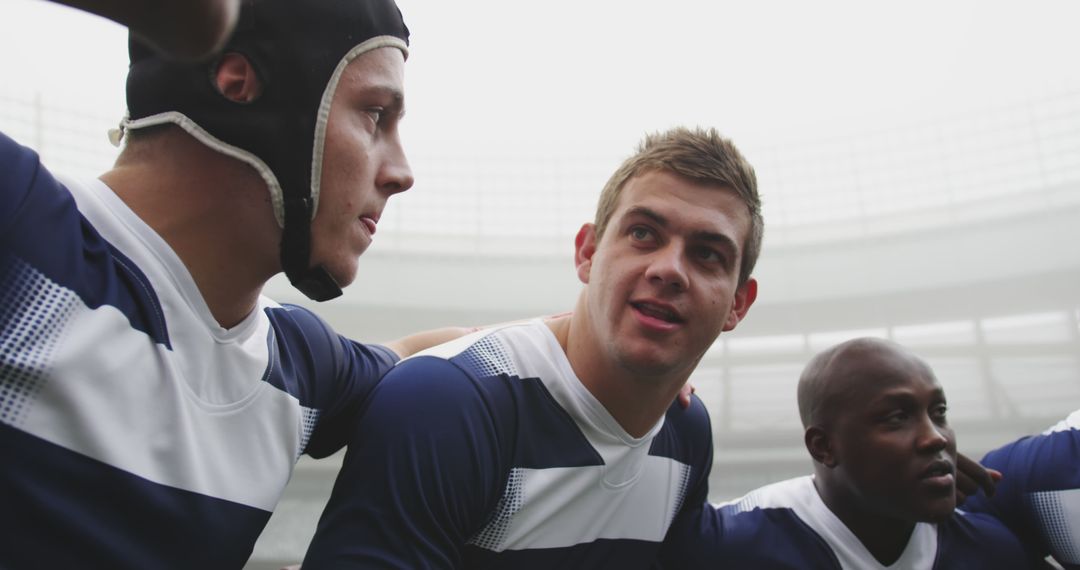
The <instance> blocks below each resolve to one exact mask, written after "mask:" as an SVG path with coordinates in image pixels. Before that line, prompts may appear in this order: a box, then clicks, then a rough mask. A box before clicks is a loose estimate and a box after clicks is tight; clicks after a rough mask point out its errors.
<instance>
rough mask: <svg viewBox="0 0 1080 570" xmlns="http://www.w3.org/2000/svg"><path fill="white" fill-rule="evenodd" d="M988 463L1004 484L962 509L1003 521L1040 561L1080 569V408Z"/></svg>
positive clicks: (1003, 449)
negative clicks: (1046, 558) (1047, 559)
mask: <svg viewBox="0 0 1080 570" xmlns="http://www.w3.org/2000/svg"><path fill="white" fill-rule="evenodd" d="M982 463H983V464H984V465H985V466H987V467H989V468H992V469H996V470H998V471H1000V472H1001V474H1002V480H1001V482H1000V483H999V484H998V486H997V489H996V492H995V493H994V495H993V496H992V497H988V496H986V495H985V494H983V493H979V494H977V495H974V496H972V497H970V498H969V499H968V501H967V502H965V503H964V505H963V506H962V507H961V508H963V509H964V510H966V511H972V512H985V513H989V514H991V515H993V516H995V517H997V518H999V519H1000V520H1001V521H1002V522H1004V523H1005V524H1006V525H1007V526H1008V527H1009V528H1010V529H1012V531H1013V532H1014V533H1016V535H1017V536H1019V537H1020V539H1021V540H1022V541H1023V542H1024V546H1025V547H1026V548H1028V549H1029V550H1031V551H1032V552H1033V553H1034V554H1035V555H1036V556H1037V557H1043V556H1047V555H1051V556H1053V557H1054V559H1055V560H1057V561H1058V563H1059V564H1061V566H1062V567H1064V568H1067V569H1080V410H1077V411H1075V412H1073V413H1072V414H1071V415H1069V417H1068V418H1066V419H1065V420H1063V421H1061V422H1060V423H1058V424H1057V425H1055V426H1053V427H1052V428H1050V429H1049V430H1047V431H1045V432H1043V433H1041V434H1039V435H1035V436H1030V437H1024V438H1021V439H1019V440H1016V441H1013V442H1011V443H1008V444H1006V445H1003V446H1001V447H999V448H997V449H995V450H993V451H990V452H989V453H987V454H986V456H984V457H983V459H982Z"/></svg>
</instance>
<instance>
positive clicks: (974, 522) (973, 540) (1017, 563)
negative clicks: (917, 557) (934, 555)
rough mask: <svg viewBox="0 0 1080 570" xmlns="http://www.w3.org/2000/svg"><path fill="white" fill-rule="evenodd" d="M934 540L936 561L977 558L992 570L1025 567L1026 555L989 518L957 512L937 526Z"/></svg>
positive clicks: (1012, 537) (1010, 535) (1009, 534)
mask: <svg viewBox="0 0 1080 570" xmlns="http://www.w3.org/2000/svg"><path fill="white" fill-rule="evenodd" d="M938 536H939V541H940V544H939V551H940V552H941V554H940V555H939V557H938V558H939V559H949V560H965V559H970V558H978V559H979V560H981V561H983V562H984V563H986V564H992V565H993V566H991V567H993V568H1023V567H1025V564H1026V562H1025V560H1026V559H1027V554H1026V552H1025V551H1024V547H1023V544H1022V543H1021V542H1020V539H1019V538H1017V536H1016V535H1015V534H1014V533H1013V532H1012V531H1011V530H1009V528H1008V527H1007V526H1005V524H1004V523H1002V522H1001V521H1000V520H998V519H997V518H996V517H994V516H992V515H990V514H987V513H976V512H968V511H964V510H963V509H957V510H956V511H955V513H954V514H953V516H951V517H949V518H948V519H947V520H946V521H944V522H942V523H939V524H938ZM981 567H987V566H981Z"/></svg>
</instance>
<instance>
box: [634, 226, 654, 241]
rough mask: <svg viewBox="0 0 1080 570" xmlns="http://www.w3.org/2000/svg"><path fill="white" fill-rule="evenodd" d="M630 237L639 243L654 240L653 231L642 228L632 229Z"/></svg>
mask: <svg viewBox="0 0 1080 570" xmlns="http://www.w3.org/2000/svg"><path fill="white" fill-rule="evenodd" d="M630 237H632V238H634V239H635V240H637V241H645V240H648V239H651V238H652V231H650V230H649V228H643V227H640V226H637V227H633V228H630Z"/></svg>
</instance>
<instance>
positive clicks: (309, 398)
mask: <svg viewBox="0 0 1080 570" xmlns="http://www.w3.org/2000/svg"><path fill="white" fill-rule="evenodd" d="M267 316H268V317H269V318H270V322H271V323H272V325H273V327H274V331H275V340H276V343H277V346H276V347H275V349H276V350H274V351H271V353H272V354H273V355H274V362H273V365H272V367H271V368H272V369H275V370H276V373H273V374H271V375H270V377H269V378H268V379H267V380H268V381H269V382H270V383H272V384H274V385H276V386H277V387H278V388H281V389H282V390H284V391H286V392H288V393H289V394H292V395H294V396H295V397H296V398H297V399H298V400H300V404H301V405H303V406H306V407H308V408H311V409H313V410H317V414H318V415H317V417H316V418H315V422H316V423H315V428H314V431H313V432H312V434H311V438H310V439H309V440H308V442H307V446H306V447H305V449H304V452H305V453H307V454H308V455H310V456H312V457H316V458H319V457H326V456H327V455H330V454H332V453H334V452H336V451H338V450H339V449H341V448H342V447H344V445H345V442H346V440H347V439H348V437H349V433H350V432H351V430H352V427H353V424H355V422H356V421H357V418H358V415H359V412H360V408H361V407H362V406H363V404H364V402H365V401H366V400H367V398H368V396H370V395H371V391H372V390H373V389H374V388H375V385H376V384H378V382H379V380H380V379H381V378H382V377H383V375H384V374H386V372H387V371H388V370H390V368H391V367H393V366H394V364H395V363H396V362H397V360H398V357H397V354H395V353H394V352H393V351H391V350H390V349H388V348H386V347H384V346H380V345H366V344H361V343H358V342H355V341H352V340H349V339H347V338H345V337H343V336H341V335H339V334H337V333H336V332H334V330H333V329H332V328H330V325H328V324H327V323H326V322H325V321H323V320H322V319H321V318H319V317H318V315H316V314H315V313H313V312H311V311H309V310H308V309H305V308H303V307H299V306H296V305H283V306H282V307H280V308H273V309H268V310H267Z"/></svg>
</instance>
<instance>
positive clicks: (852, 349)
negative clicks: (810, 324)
mask: <svg viewBox="0 0 1080 570" xmlns="http://www.w3.org/2000/svg"><path fill="white" fill-rule="evenodd" d="M912 369H914V370H918V371H919V372H920V373H922V374H924V375H926V376H929V377H933V372H932V371H931V370H930V367H929V366H928V365H927V364H926V363H925V362H923V361H922V359H920V358H919V357H917V356H915V355H914V354H911V353H910V352H908V351H907V350H906V349H905V348H903V347H902V346H900V345H898V344H896V343H894V342H892V341H889V340H885V339H881V338H872V337H865V338H857V339H853V340H849V341H847V342H843V343H840V344H838V345H836V346H833V347H831V348H829V349H827V350H824V351H822V352H820V353H818V354H817V355H816V356H814V358H812V359H811V360H810V362H809V363H808V364H807V365H806V368H804V369H803V372H802V375H801V376H800V377H799V387H798V401H799V417H800V418H801V419H802V423H803V427H804V428H806V427H810V426H812V425H820V426H825V425H828V424H829V423H831V420H832V419H833V418H835V417H836V413H837V412H838V411H839V409H840V408H842V407H846V406H844V404H845V403H846V402H847V400H848V399H849V398H850V397H851V394H852V393H854V392H856V390H853V388H855V387H856V383H858V382H863V383H865V382H866V381H867V380H868V379H872V378H874V377H875V376H876V374H875V371H879V370H912Z"/></svg>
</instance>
